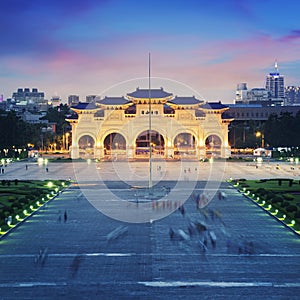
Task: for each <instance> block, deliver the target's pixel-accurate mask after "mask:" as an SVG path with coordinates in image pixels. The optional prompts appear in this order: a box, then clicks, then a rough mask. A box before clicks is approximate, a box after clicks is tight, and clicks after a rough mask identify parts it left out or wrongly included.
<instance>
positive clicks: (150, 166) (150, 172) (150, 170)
mask: <svg viewBox="0 0 300 300" xmlns="http://www.w3.org/2000/svg"><path fill="white" fill-rule="evenodd" d="M148 63H149V74H148V75H149V77H148V80H149V82H148V84H149V90H148V98H149V99H148V100H149V190H150V192H151V189H152V139H151V129H152V128H151V127H152V123H151V121H152V120H151V116H152V111H151V81H150V78H151V72H150V64H151V55H150V53H149V62H148Z"/></svg>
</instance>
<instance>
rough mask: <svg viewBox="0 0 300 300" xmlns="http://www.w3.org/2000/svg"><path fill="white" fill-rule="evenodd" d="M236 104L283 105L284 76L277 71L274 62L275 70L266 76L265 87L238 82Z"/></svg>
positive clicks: (284, 102) (284, 98) (284, 101)
mask: <svg viewBox="0 0 300 300" xmlns="http://www.w3.org/2000/svg"><path fill="white" fill-rule="evenodd" d="M235 103H236V104H259V105H262V106H283V105H286V104H287V103H286V97H285V87H284V76H283V75H280V73H279V71H278V65H277V62H275V72H271V73H269V74H268V75H267V76H266V85H265V88H263V87H259V88H252V89H248V88H247V83H245V82H243V83H239V84H238V85H237V88H236V96H235Z"/></svg>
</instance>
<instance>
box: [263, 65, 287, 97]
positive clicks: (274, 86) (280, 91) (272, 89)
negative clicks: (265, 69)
mask: <svg viewBox="0 0 300 300" xmlns="http://www.w3.org/2000/svg"><path fill="white" fill-rule="evenodd" d="M266 90H267V91H268V92H269V94H270V98H272V99H278V100H279V99H283V100H284V98H285V96H284V76H283V75H280V74H279V71H278V65H277V62H275V72H273V73H269V75H267V77H266Z"/></svg>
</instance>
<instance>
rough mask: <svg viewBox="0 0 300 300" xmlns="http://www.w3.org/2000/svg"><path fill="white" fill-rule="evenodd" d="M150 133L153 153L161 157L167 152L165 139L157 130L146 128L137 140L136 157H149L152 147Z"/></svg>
mask: <svg viewBox="0 0 300 300" xmlns="http://www.w3.org/2000/svg"><path fill="white" fill-rule="evenodd" d="M150 134H151V145H152V155H154V156H157V157H161V156H164V154H165V139H164V137H163V136H162V135H161V134H160V133H159V132H158V131H156V130H151V132H150V131H149V130H145V131H143V132H141V133H140V134H139V135H138V137H137V138H136V140H135V145H136V147H135V155H136V157H144V156H146V157H148V156H149V149H150Z"/></svg>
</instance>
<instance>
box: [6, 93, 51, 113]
mask: <svg viewBox="0 0 300 300" xmlns="http://www.w3.org/2000/svg"><path fill="white" fill-rule="evenodd" d="M6 109H8V110H14V111H16V112H17V113H18V114H22V113H23V112H24V111H31V112H38V111H47V109H48V103H47V100H46V99H45V94H44V92H39V91H38V89H37V88H33V89H32V90H30V89H29V88H24V89H23V88H18V89H17V91H16V92H14V93H13V94H12V97H11V98H9V99H7V101H6Z"/></svg>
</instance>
